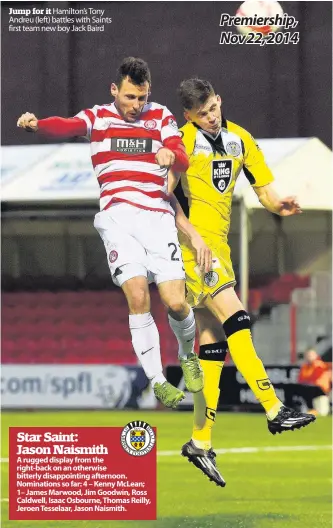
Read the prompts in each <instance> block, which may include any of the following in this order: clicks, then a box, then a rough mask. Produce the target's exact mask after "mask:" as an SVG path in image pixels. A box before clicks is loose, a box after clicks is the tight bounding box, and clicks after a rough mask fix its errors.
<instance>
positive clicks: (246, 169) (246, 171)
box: [243, 165, 256, 185]
mask: <svg viewBox="0 0 333 528" xmlns="http://www.w3.org/2000/svg"><path fill="white" fill-rule="evenodd" d="M243 171H244V174H245V176H246V178H247V179H248V180H249V182H250V184H251V185H254V184H255V183H256V180H255V177H254V176H253V174H252V173H251V172H250V171H249V169H248V168H247V167H245V165H243Z"/></svg>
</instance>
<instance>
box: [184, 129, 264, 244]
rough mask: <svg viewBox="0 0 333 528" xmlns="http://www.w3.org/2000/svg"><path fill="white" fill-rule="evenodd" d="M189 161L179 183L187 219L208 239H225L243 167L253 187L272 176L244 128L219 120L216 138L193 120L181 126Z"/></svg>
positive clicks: (253, 141)
mask: <svg viewBox="0 0 333 528" xmlns="http://www.w3.org/2000/svg"><path fill="white" fill-rule="evenodd" d="M180 131H181V134H182V139H183V142H184V145H185V148H186V152H187V155H188V157H189V160H190V166H189V169H188V170H187V172H186V174H182V176H181V183H182V188H183V190H184V194H185V196H186V197H187V198H188V201H189V208H190V221H191V223H192V224H193V225H194V226H195V227H196V229H197V230H198V231H199V233H200V234H201V235H202V236H204V238H205V239H207V238H208V239H209V240H210V241H212V242H214V241H217V242H218V241H221V238H222V240H223V241H224V242H225V241H226V240H227V235H228V232H229V227H230V215H231V202H232V195H233V190H234V187H235V183H236V180H237V177H238V175H239V173H240V172H241V170H242V169H243V171H244V173H245V176H246V177H247V178H248V180H249V182H250V184H251V185H252V186H253V187H262V186H263V185H267V184H268V183H270V182H272V181H273V179H274V178H273V175H272V173H271V171H270V169H269V168H268V167H267V165H266V163H265V159H264V156H263V154H262V152H261V150H260V149H259V147H258V145H257V144H256V142H255V140H254V138H253V137H252V136H251V134H250V133H249V132H247V131H246V130H245V129H244V128H242V127H240V126H238V125H236V124H235V123H232V122H231V121H227V120H225V119H223V120H222V130H221V133H220V134H219V135H218V137H217V138H213V137H212V136H211V135H210V134H208V133H206V132H204V131H203V130H201V129H200V128H199V127H197V126H196V125H194V124H193V123H187V124H186V125H184V126H183V127H182V128H181V129H180Z"/></svg>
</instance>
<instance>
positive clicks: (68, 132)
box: [17, 112, 87, 139]
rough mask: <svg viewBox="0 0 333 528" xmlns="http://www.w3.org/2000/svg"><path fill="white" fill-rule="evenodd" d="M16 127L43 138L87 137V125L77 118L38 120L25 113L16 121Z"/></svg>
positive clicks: (32, 115)
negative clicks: (40, 135)
mask: <svg viewBox="0 0 333 528" xmlns="http://www.w3.org/2000/svg"><path fill="white" fill-rule="evenodd" d="M17 126H18V127H20V128H23V129H24V130H26V131H27V132H38V133H40V134H42V135H44V136H48V137H54V138H59V139H61V138H67V137H75V136H86V135H87V124H86V122H85V121H84V120H83V119H80V118H78V117H70V118H63V117H57V116H55V117H48V118H46V119H38V118H37V117H36V116H35V115H34V114H32V113H30V112H26V113H24V114H22V115H21V117H19V118H18V120H17Z"/></svg>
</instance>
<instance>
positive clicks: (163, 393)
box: [154, 381, 185, 409]
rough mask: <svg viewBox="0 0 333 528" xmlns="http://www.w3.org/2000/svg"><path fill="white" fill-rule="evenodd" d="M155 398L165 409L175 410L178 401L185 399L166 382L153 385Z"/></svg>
mask: <svg viewBox="0 0 333 528" xmlns="http://www.w3.org/2000/svg"><path fill="white" fill-rule="evenodd" d="M154 394H155V398H156V399H157V400H158V401H159V402H161V403H163V405H165V407H171V408H172V409H175V408H176V407H177V405H178V403H179V402H180V401H182V400H183V399H184V398H185V394H184V393H183V391H181V390H179V389H177V388H176V387H174V386H173V385H171V383H169V382H168V381H165V382H164V383H155V385H154Z"/></svg>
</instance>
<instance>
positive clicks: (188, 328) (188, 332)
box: [168, 308, 195, 359]
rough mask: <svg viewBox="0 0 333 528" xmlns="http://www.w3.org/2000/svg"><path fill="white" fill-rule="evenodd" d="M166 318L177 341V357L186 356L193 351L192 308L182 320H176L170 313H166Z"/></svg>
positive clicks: (193, 328)
mask: <svg viewBox="0 0 333 528" xmlns="http://www.w3.org/2000/svg"><path fill="white" fill-rule="evenodd" d="M168 318H169V324H170V326H171V329H172V331H173V333H174V334H175V336H176V338H177V341H178V345H179V349H178V357H180V358H182V359H184V358H187V357H188V356H189V355H191V354H193V353H194V340H195V319H194V313H193V310H192V308H190V313H189V314H188V316H187V317H186V318H185V319H183V320H182V321H176V320H175V319H173V317H171V315H168Z"/></svg>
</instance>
